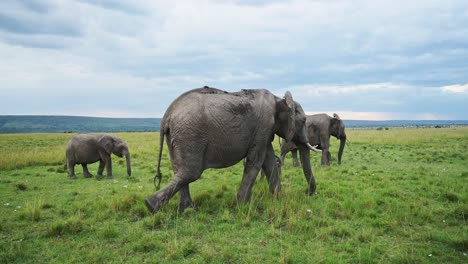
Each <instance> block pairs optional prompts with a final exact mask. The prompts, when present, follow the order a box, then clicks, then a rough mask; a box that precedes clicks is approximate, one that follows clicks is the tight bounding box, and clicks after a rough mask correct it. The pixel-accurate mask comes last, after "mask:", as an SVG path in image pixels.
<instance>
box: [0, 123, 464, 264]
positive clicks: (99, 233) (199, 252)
mask: <svg viewBox="0 0 468 264" xmlns="http://www.w3.org/2000/svg"><path fill="white" fill-rule="evenodd" d="M347 134H348V137H349V140H350V141H351V143H349V144H347V146H346V148H345V152H344V154H343V163H342V165H340V166H338V165H337V159H336V154H337V149H338V143H339V142H338V141H337V140H334V139H332V140H331V143H332V147H331V150H332V161H331V164H332V165H331V166H330V167H329V168H322V167H320V166H319V163H320V156H319V154H317V153H312V154H311V160H312V164H313V171H314V175H315V177H316V180H317V193H316V194H315V195H314V196H311V197H308V196H306V195H305V194H304V192H305V190H306V182H305V179H304V176H303V174H302V170H301V169H300V168H294V167H292V160H291V156H290V155H287V157H286V161H285V163H286V164H285V166H284V168H283V176H282V193H281V194H280V196H279V197H278V198H273V197H272V195H271V194H270V193H269V191H268V186H267V184H266V182H265V181H264V180H263V181H260V180H259V178H260V177H258V179H257V183H256V185H255V186H254V190H253V194H252V200H251V202H250V203H247V204H240V205H238V204H237V202H236V199H235V197H236V192H237V190H238V188H239V184H240V181H241V178H242V164H238V165H236V166H233V167H230V168H227V169H222V170H207V171H205V172H204V174H203V175H202V178H201V179H200V180H198V181H196V182H195V183H193V184H191V193H192V197H193V200H194V202H195V203H196V206H197V210H196V211H194V210H187V211H186V212H185V213H183V214H179V213H178V212H177V197H174V198H173V199H172V200H171V201H170V202H169V204H168V205H167V206H166V207H164V208H163V209H162V210H161V211H160V212H158V213H157V214H156V215H154V216H153V215H151V214H149V213H148V212H147V210H146V208H145V206H144V204H143V200H144V198H145V197H147V196H149V195H150V194H152V193H153V192H154V186H153V176H154V174H155V171H156V160H157V148H158V147H157V144H158V142H159V134H158V133H118V134H117V135H118V136H119V137H121V138H122V139H124V140H125V141H127V143H128V145H129V149H130V151H131V154H132V158H133V160H132V165H133V168H132V175H133V176H132V178H127V177H126V176H125V175H126V169H125V163H124V161H123V160H122V159H119V158H118V157H115V156H113V165H114V167H113V168H114V179H112V180H108V179H106V178H105V177H102V178H96V177H94V178H91V179H85V178H83V176H82V171H81V168H80V167H77V168H76V171H77V176H78V179H77V180H75V181H71V180H68V179H67V173H66V172H65V171H64V170H63V165H64V163H65V145H66V143H67V141H68V140H69V139H70V138H71V137H72V136H73V135H72V134H27V135H22V134H19V135H0V145H1V146H2V148H1V149H0V236H1V239H0V263H83V262H85V263H100V262H106V263H121V262H126V263H142V262H143V263H181V262H184V263H207V262H209V263H257V262H258V263H466V262H467V261H468V256H467V254H468V228H467V223H466V218H467V215H468V203H467V202H468V190H467V187H468V184H467V183H468V166H467V164H468V128H466V127H458V128H443V129H429V128H428V129H390V130H379V131H377V130H348V132H347ZM277 142H278V141H277V140H275V142H274V143H275V149H276V151H277V152H278V146H277ZM90 171H91V172H92V173H93V174H96V171H97V164H93V165H92V166H90ZM162 172H163V182H162V184H163V186H164V184H166V183H168V182H169V180H170V178H171V177H172V170H171V165H170V162H169V159H168V153H167V146H165V148H164V154H163V162H162Z"/></svg>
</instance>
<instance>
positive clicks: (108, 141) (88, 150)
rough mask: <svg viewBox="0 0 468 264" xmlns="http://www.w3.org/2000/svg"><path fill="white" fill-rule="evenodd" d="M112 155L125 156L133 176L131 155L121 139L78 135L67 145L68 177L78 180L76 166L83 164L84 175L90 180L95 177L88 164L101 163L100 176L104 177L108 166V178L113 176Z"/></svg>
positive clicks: (98, 135) (100, 135)
mask: <svg viewBox="0 0 468 264" xmlns="http://www.w3.org/2000/svg"><path fill="white" fill-rule="evenodd" d="M111 153H114V154H115V155H117V156H119V157H123V156H125V158H126V160H127V174H128V176H131V174H132V171H131V166H130V153H129V152H128V147H127V144H126V143H125V142H124V141H123V140H121V139H120V138H118V137H116V136H112V135H102V134H78V135H76V136H74V137H73V138H72V139H70V141H69V142H68V144H67V152H66V155H67V165H68V176H69V177H70V179H76V175H75V164H81V166H82V167H83V175H84V177H85V178H90V177H92V176H93V175H91V173H89V171H88V166H87V165H88V164H90V163H94V162H96V161H99V170H98V175H100V176H102V171H103V170H104V166H106V171H107V178H113V176H112V162H111Z"/></svg>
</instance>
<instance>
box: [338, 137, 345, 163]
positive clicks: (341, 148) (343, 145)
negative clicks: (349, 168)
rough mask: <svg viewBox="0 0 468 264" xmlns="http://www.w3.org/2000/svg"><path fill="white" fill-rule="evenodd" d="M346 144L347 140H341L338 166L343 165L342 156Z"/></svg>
mask: <svg viewBox="0 0 468 264" xmlns="http://www.w3.org/2000/svg"><path fill="white" fill-rule="evenodd" d="M345 144H346V138H341V139H340V149H339V150H338V164H341V156H343V150H344V147H345Z"/></svg>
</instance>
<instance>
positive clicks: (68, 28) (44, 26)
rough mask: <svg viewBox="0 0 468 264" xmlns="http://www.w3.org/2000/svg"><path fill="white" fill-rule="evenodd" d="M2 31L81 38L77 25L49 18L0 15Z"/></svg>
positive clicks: (0, 28)
mask: <svg viewBox="0 0 468 264" xmlns="http://www.w3.org/2000/svg"><path fill="white" fill-rule="evenodd" d="M0 30H4V31H8V32H11V33H16V34H51V35H62V36H80V35H81V31H80V28H79V27H78V26H77V25H74V24H71V23H66V22H64V21H57V20H49V19H48V18H47V16H35V17H32V16H30V17H13V16H10V15H5V14H1V13H0Z"/></svg>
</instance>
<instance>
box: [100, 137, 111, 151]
mask: <svg viewBox="0 0 468 264" xmlns="http://www.w3.org/2000/svg"><path fill="white" fill-rule="evenodd" d="M98 144H99V146H101V147H102V148H103V149H104V151H105V152H106V153H107V154H109V155H110V154H111V153H112V148H113V147H114V139H113V138H112V137H110V136H102V137H100V138H99V139H98Z"/></svg>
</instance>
